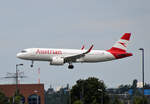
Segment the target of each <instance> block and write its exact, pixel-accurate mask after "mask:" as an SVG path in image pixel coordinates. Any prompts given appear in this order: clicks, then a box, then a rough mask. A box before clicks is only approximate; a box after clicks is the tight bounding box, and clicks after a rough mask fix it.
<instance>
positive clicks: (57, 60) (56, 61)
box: [50, 57, 64, 65]
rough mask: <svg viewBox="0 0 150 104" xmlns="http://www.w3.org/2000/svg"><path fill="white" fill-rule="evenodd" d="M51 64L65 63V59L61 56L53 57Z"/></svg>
mask: <svg viewBox="0 0 150 104" xmlns="http://www.w3.org/2000/svg"><path fill="white" fill-rule="evenodd" d="M50 64H51V65H63V64H64V59H63V58H61V57H53V58H52V61H51V62H50Z"/></svg>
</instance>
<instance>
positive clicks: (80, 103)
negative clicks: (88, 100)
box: [73, 100, 83, 104]
mask: <svg viewBox="0 0 150 104" xmlns="http://www.w3.org/2000/svg"><path fill="white" fill-rule="evenodd" d="M73 104H83V103H82V102H81V101H80V100H77V101H75V102H74V103H73Z"/></svg>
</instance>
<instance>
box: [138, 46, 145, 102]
mask: <svg viewBox="0 0 150 104" xmlns="http://www.w3.org/2000/svg"><path fill="white" fill-rule="evenodd" d="M139 50H141V51H142V81H143V104H144V86H145V84H144V83H145V82H144V48H140V49H139Z"/></svg>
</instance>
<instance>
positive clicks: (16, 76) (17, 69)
mask: <svg viewBox="0 0 150 104" xmlns="http://www.w3.org/2000/svg"><path fill="white" fill-rule="evenodd" d="M18 66H23V64H16V94H17V93H18V75H19V74H18V71H19V70H18Z"/></svg>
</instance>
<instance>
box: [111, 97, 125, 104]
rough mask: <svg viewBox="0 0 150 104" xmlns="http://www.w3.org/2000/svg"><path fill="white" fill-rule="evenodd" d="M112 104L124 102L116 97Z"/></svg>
mask: <svg viewBox="0 0 150 104" xmlns="http://www.w3.org/2000/svg"><path fill="white" fill-rule="evenodd" d="M112 104H123V102H122V101H121V100H119V98H118V97H115V99H114V101H113V103H112Z"/></svg>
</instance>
